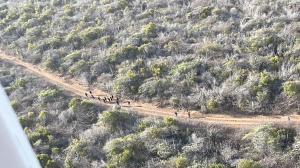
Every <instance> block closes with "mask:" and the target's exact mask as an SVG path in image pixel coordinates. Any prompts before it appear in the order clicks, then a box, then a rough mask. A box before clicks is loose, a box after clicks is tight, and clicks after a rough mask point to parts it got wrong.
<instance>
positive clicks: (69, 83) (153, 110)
mask: <svg viewBox="0 0 300 168" xmlns="http://www.w3.org/2000/svg"><path fill="white" fill-rule="evenodd" d="M0 59H2V60H5V61H7V62H10V63H13V64H15V65H20V66H22V67H24V70H27V71H29V72H31V73H33V74H35V75H37V76H39V77H42V78H44V79H45V80H47V81H48V82H50V83H53V84H55V85H57V86H58V87H61V88H63V89H65V90H67V91H70V92H71V93H73V94H74V95H76V96H80V97H85V93H89V91H92V93H93V95H94V96H95V97H98V96H100V98H104V96H106V95H108V96H110V94H109V93H105V92H103V91H100V90H99V89H96V87H94V86H88V87H87V86H83V85H79V83H78V82H77V81H76V80H75V79H72V78H69V79H66V78H62V77H59V75H56V74H53V73H50V72H48V71H45V70H44V69H43V68H41V67H39V66H36V65H32V64H30V63H26V62H23V61H21V60H19V59H17V58H15V57H12V56H8V55H6V54H5V53H4V52H3V51H0ZM89 99H92V98H91V95H90V94H89ZM127 101H130V105H128V103H127ZM94 102H95V103H96V104H100V105H102V106H108V107H109V106H114V105H115V98H114V100H113V102H114V103H113V102H107V103H105V104H104V103H103V101H101V102H100V101H98V100H96V99H95V100H94ZM120 106H121V108H122V109H125V110H130V111H136V112H138V113H141V114H143V115H154V116H170V117H174V118H177V119H178V120H180V121H182V122H193V123H195V122H199V121H200V122H206V123H211V124H220V125H224V126H228V127H235V128H236V127H239V126H243V127H245V126H254V125H259V124H267V123H282V124H292V125H293V124H296V122H299V121H300V116H298V115H297V114H296V113H294V114H290V115H289V117H290V121H288V116H281V115H272V116H263V115H241V114H237V113H234V112H229V111H226V112H224V114H230V115H221V114H201V113H199V112H197V111H191V118H188V115H187V112H185V111H183V110H181V111H178V117H176V116H175V114H174V112H175V110H174V109H172V108H171V107H163V108H158V107H157V106H155V105H154V104H150V103H144V102H142V101H137V102H134V101H133V100H129V99H125V98H120ZM200 122H199V123H200Z"/></svg>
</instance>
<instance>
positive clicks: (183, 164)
mask: <svg viewBox="0 0 300 168" xmlns="http://www.w3.org/2000/svg"><path fill="white" fill-rule="evenodd" d="M176 166H177V167H178V168H185V167H188V164H187V162H186V159H184V158H176Z"/></svg>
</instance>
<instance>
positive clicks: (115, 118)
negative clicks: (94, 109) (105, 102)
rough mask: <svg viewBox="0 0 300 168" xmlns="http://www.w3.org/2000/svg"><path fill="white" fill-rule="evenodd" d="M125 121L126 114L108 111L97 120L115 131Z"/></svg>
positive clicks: (118, 111)
mask: <svg viewBox="0 0 300 168" xmlns="http://www.w3.org/2000/svg"><path fill="white" fill-rule="evenodd" d="M127 120H128V117H127V113H126V112H125V111H120V110H109V111H107V112H106V113H104V114H103V115H102V116H101V117H100V119H99V121H101V122H104V123H105V124H107V126H108V127H110V128H111V129H112V130H116V128H117V127H120V126H122V125H124V124H125V122H126V121H127Z"/></svg>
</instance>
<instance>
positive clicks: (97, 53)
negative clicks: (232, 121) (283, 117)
mask: <svg viewBox="0 0 300 168" xmlns="http://www.w3.org/2000/svg"><path fill="white" fill-rule="evenodd" d="M0 3H1V4H0V18H1V21H0V36H1V39H0V43H1V47H2V50H3V51H5V52H6V53H7V54H10V55H14V56H16V57H17V58H19V59H21V60H24V61H27V62H29V63H32V64H40V65H41V66H43V67H44V68H45V69H47V70H49V71H51V72H58V73H60V74H61V75H65V76H71V77H74V78H76V79H77V80H78V81H79V82H80V83H82V84H85V85H91V84H92V85H94V86H97V87H98V88H99V89H101V90H105V91H107V92H111V93H113V94H118V95H120V96H127V97H132V98H133V97H134V98H139V99H144V100H145V101H149V102H151V101H157V100H158V101H161V102H162V101H163V100H165V101H164V102H162V105H170V106H173V107H175V108H181V107H185V108H189V109H194V110H198V111H200V112H203V113H219V112H221V111H222V112H226V110H233V109H234V110H235V111H239V112H240V113H247V114H252V113H257V112H258V113H273V114H278V113H281V114H283V113H286V112H289V111H290V110H291V109H296V110H298V109H299V103H300V102H299V94H300V84H299V79H300V73H299V72H300V58H299V56H300V55H299V52H298V51H299V49H300V24H299V23H298V22H299V20H300V15H299V12H300V8H299V7H298V2H296V1H283V0H261V1H257V0H247V1H246V0H239V1H237V0H206V1H204V0H186V1H182V0H171V1H166V0H165V1H157V0H152V1H137V0H117V1H111V0H103V1H99V0H43V1H42V0H34V1H4V0H0ZM0 64H1V66H0V68H1V69H0V81H1V84H2V85H3V86H4V87H5V91H6V93H7V94H8V95H9V98H10V100H11V105H12V107H13V108H14V109H15V111H16V113H17V115H18V117H19V121H20V122H21V124H22V126H23V128H24V131H25V133H26V134H27V136H28V139H29V140H30V143H31V144H32V146H33V148H34V150H35V152H36V153H37V158H38V159H39V161H40V163H41V164H42V166H43V167H110V168H112V167H208V166H209V167H211V168H224V167H238V168H246V167H299V166H300V165H299V161H298V160H299V156H300V153H299V132H300V131H299V128H298V127H297V126H282V125H276V124H273V125H262V126H257V127H254V128H252V129H251V130H239V129H236V130H231V129H227V128H223V127H220V126H214V125H208V124H205V123H197V124H193V123H189V124H186V123H181V122H178V121H177V120H175V119H173V118H159V117H144V116H140V115H138V114H135V113H129V112H127V111H123V110H118V109H105V110H104V109H101V108H100V107H99V106H98V105H95V104H94V102H93V101H90V100H85V99H84V98H81V97H75V98H74V97H69V96H68V95H67V94H66V93H65V92H64V91H63V90H62V89H60V88H57V87H56V86H54V85H50V84H48V83H46V82H44V81H43V80H41V79H39V78H36V77H34V76H32V75H29V74H25V72H22V71H21V70H20V67H13V66H12V65H10V64H7V63H5V62H3V61H1V62H0ZM229 135H230V136H229ZM233 135H234V136H233Z"/></svg>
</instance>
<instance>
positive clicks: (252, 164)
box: [238, 159, 260, 168]
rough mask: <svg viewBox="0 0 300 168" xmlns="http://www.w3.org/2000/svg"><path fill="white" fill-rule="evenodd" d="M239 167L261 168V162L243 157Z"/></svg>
mask: <svg viewBox="0 0 300 168" xmlns="http://www.w3.org/2000/svg"><path fill="white" fill-rule="evenodd" d="M238 168H260V164H259V163H258V162H255V161H253V160H251V159H250V160H248V159H243V160H242V161H240V163H239V164H238Z"/></svg>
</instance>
